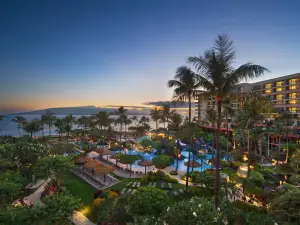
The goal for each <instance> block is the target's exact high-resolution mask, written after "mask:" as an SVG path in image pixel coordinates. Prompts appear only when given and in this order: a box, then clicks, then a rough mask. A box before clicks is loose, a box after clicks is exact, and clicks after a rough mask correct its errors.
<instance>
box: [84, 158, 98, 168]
mask: <svg viewBox="0 0 300 225" xmlns="http://www.w3.org/2000/svg"><path fill="white" fill-rule="evenodd" d="M99 166H102V164H101V163H100V162H99V161H96V160H91V161H88V162H87V163H85V164H84V165H83V168H86V169H94V168H96V167H99Z"/></svg>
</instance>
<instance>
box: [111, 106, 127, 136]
mask: <svg viewBox="0 0 300 225" xmlns="http://www.w3.org/2000/svg"><path fill="white" fill-rule="evenodd" d="M126 112H127V109H126V108H125V107H124V106H120V107H119V108H118V109H117V110H116V111H115V112H114V114H115V115H117V116H119V117H118V118H117V120H116V123H118V124H120V141H121V138H122V132H123V124H124V116H125V115H126Z"/></svg>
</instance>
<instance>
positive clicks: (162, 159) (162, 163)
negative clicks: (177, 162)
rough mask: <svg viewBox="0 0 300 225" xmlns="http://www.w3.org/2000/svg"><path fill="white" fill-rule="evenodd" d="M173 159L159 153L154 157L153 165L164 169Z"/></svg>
mask: <svg viewBox="0 0 300 225" xmlns="http://www.w3.org/2000/svg"><path fill="white" fill-rule="evenodd" d="M172 161H173V159H172V158H171V157H170V156H167V155H158V156H156V157H155V158H153V159H152V163H153V165H154V166H155V167H156V168H158V169H163V168H165V167H167V166H169V165H170V164H171V163H172Z"/></svg>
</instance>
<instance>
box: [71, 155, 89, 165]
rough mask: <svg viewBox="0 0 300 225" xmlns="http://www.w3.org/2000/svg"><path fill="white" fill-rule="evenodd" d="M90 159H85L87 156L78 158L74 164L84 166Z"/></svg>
mask: <svg viewBox="0 0 300 225" xmlns="http://www.w3.org/2000/svg"><path fill="white" fill-rule="evenodd" d="M91 160H92V159H91V158H90V157H87V156H79V157H78V158H77V159H76V161H75V163H76V164H85V163H87V162H88V161H91Z"/></svg>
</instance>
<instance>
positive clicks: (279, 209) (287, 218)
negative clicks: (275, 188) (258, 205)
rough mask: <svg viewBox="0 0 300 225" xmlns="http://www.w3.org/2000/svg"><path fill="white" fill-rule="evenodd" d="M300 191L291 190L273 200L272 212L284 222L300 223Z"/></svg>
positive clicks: (278, 219)
mask: <svg viewBox="0 0 300 225" xmlns="http://www.w3.org/2000/svg"><path fill="white" fill-rule="evenodd" d="M299 207H300V191H299V190H291V191H288V192H286V193H285V194H283V195H279V196H277V197H276V198H275V199H273V201H271V208H270V209H271V213H272V214H273V215H274V217H275V218H276V219H277V221H278V222H279V221H281V222H282V224H300V213H299Z"/></svg>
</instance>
